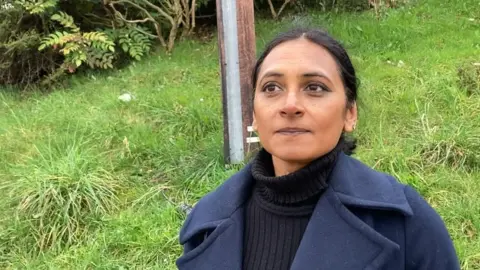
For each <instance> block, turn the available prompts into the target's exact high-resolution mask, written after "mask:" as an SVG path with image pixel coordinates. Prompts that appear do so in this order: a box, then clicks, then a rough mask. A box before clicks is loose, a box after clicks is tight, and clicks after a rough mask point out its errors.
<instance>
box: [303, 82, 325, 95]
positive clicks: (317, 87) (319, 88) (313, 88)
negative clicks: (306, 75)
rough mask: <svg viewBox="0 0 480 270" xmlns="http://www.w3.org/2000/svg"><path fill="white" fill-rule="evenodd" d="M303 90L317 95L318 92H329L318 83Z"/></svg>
mask: <svg viewBox="0 0 480 270" xmlns="http://www.w3.org/2000/svg"><path fill="white" fill-rule="evenodd" d="M305 90H307V91H310V92H317V93H318V92H323V91H329V90H328V88H327V87H326V86H324V85H323V84H318V83H312V84H309V85H308V86H307V88H306V89H305Z"/></svg>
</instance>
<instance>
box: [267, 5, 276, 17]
mask: <svg viewBox="0 0 480 270" xmlns="http://www.w3.org/2000/svg"><path fill="white" fill-rule="evenodd" d="M268 5H269V6H270V11H271V12H272V16H273V18H274V19H276V18H277V12H275V8H274V7H273V4H272V0H268Z"/></svg>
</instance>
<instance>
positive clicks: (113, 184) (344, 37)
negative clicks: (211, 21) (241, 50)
mask: <svg viewBox="0 0 480 270" xmlns="http://www.w3.org/2000/svg"><path fill="white" fill-rule="evenodd" d="M302 20H304V21H310V22H311V23H313V24H314V25H318V26H322V27H324V28H326V29H328V31H329V32H331V34H333V35H334V36H335V37H337V38H338V39H340V40H341V41H342V42H343V43H344V45H345V46H346V48H347V49H348V51H349V53H350V54H351V56H352V59H353V62H354V64H355V66H356V68H357V70H358V73H359V78H360V81H361V87H360V102H359V106H360V123H359V125H358V126H357V131H356V133H355V136H356V137H357V138H358V140H359V148H358V150H357V154H356V155H355V157H356V158H358V159H360V160H362V161H363V162H365V163H367V164H368V165H370V166H372V167H374V168H375V169H377V170H381V171H384V172H387V173H390V174H392V175H394V176H396V177H397V178H398V179H399V180H400V181H402V182H404V183H407V184H410V185H412V186H413V187H415V188H416V189H417V190H418V191H419V192H420V193H421V194H422V196H424V197H425V198H426V199H427V200H428V202H429V203H430V204H431V205H432V206H433V207H434V208H435V209H436V210H437V211H438V213H439V214H440V215H441V216H442V218H443V219H444V221H445V223H446V224H447V227H448V229H449V232H450V234H451V236H452V238H453V240H454V243H455V247H456V249H457V252H458V256H459V258H460V260H461V264H462V268H463V269H464V270H467V269H469V270H470V269H480V238H479V237H480V236H479V233H480V214H479V213H480V191H479V190H480V181H479V179H480V93H477V92H476V90H475V89H470V88H469V86H468V85H471V84H465V83H463V81H462V80H463V79H462V78H464V77H465V76H464V72H463V70H464V69H465V67H466V68H467V69H468V67H470V66H472V63H475V62H477V63H478V62H480V59H479V55H480V2H478V1H476V0H465V1H443V0H423V1H420V0H418V1H411V3H410V4H409V5H407V6H404V7H401V8H398V9H395V10H389V11H387V12H384V13H382V17H381V18H380V19H378V20H377V19H376V17H375V14H374V13H373V11H369V12H363V13H348V14H335V13H327V14H325V13H320V12H318V11H309V12H308V16H297V17H295V18H293V19H292V18H289V17H285V19H284V20H283V21H280V22H272V21H265V20H259V21H258V22H257V25H256V31H257V40H258V50H259V51H260V50H261V48H262V47H263V45H264V43H265V42H266V41H268V40H269V39H270V38H271V37H272V36H273V35H274V34H275V33H277V32H278V31H281V30H282V29H286V28H288V27H289V26H291V25H292V24H293V23H295V22H299V21H302ZM216 44H217V43H216V40H211V41H209V42H201V43H200V42H199V41H183V42H181V43H179V45H178V47H177V48H176V49H175V51H174V53H173V54H172V55H167V54H165V53H162V52H157V53H154V54H152V55H151V56H150V57H148V59H145V60H143V61H141V62H137V63H136V64H134V65H131V66H129V67H127V68H125V69H123V70H120V71H117V72H109V73H104V74H95V75H91V74H86V75H85V74H84V75H78V76H72V77H71V78H70V80H69V85H68V87H65V88H64V89H63V88H62V89H57V90H56V91H53V92H51V93H48V94H46V93H40V92H33V93H26V94H22V95H20V94H14V91H12V90H11V89H10V90H9V89H3V91H1V92H0V115H1V117H0V161H1V162H0V189H1V190H2V195H3V196H2V197H0V209H1V210H2V212H1V213H2V214H1V219H0V265H1V267H2V268H27V269H52V268H55V269H57V268H59V269H62V268H63V269H84V268H88V269H91V268H98V269H118V268H120V269H126V268H138V269H175V265H174V261H175V259H176V258H177V257H178V256H179V254H180V252H181V247H180V246H179V245H178V236H177V235H178V230H179V227H180V226H181V224H182V221H183V220H184V218H185V215H184V213H183V212H182V209H183V208H185V205H190V204H193V203H195V202H196V201H197V200H198V199H199V198H200V197H201V196H203V195H204V194H205V193H207V192H209V191H211V190H213V189H214V188H215V187H216V186H218V185H219V184H220V183H221V182H223V181H224V180H225V179H226V178H227V177H228V176H230V175H232V174H233V173H235V172H236V171H237V170H238V167H229V168H225V166H224V165H223V153H222V152H223V150H222V149H223V146H222V136H223V135H222V128H223V125H222V108H221V92H220V79H219V68H218V51H217V48H216ZM471 74H473V73H471ZM471 78H473V80H475V78H474V77H471ZM471 78H470V79H471ZM127 92H128V93H130V94H132V95H133V96H134V98H133V99H132V100H131V101H130V102H123V101H120V100H118V97H119V96H120V95H121V94H124V93H127ZM64 228H66V229H64ZM65 243H68V245H66V244H65Z"/></svg>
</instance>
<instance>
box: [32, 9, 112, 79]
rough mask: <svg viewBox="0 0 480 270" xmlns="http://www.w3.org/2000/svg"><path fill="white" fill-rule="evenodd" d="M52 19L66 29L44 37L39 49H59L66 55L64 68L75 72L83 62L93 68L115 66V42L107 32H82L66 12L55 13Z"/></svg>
mask: <svg viewBox="0 0 480 270" xmlns="http://www.w3.org/2000/svg"><path fill="white" fill-rule="evenodd" d="M51 19H52V20H55V21H57V22H59V23H60V24H61V25H62V26H63V27H64V28H66V29H65V31H57V32H55V33H52V34H50V35H48V36H47V37H45V38H43V40H42V42H41V45H40V47H39V48H38V49H39V50H44V49H46V48H47V47H53V49H58V50H59V52H60V53H61V54H63V55H64V57H65V61H64V64H63V68H65V69H66V70H69V71H70V72H74V71H75V70H76V69H77V68H78V67H80V66H81V65H82V64H83V63H86V64H87V65H89V66H90V67H91V68H96V67H98V68H113V60H114V58H115V54H114V53H115V43H114V42H113V40H111V39H110V37H109V36H108V35H107V34H106V33H103V32H84V33H82V32H81V31H80V28H79V27H77V25H76V24H75V22H74V20H73V18H72V17H71V16H70V15H68V14H66V13H64V12H59V13H57V14H54V15H53V16H52V17H51Z"/></svg>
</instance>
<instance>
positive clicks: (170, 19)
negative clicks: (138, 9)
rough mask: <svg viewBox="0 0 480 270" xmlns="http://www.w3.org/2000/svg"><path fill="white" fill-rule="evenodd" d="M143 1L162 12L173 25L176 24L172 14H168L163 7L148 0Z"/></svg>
mask: <svg viewBox="0 0 480 270" xmlns="http://www.w3.org/2000/svg"><path fill="white" fill-rule="evenodd" d="M122 1H128V0H122ZM142 1H143V2H144V3H145V4H146V5H148V6H149V7H151V8H153V9H155V10H157V11H158V12H159V13H160V14H162V16H164V17H165V18H167V19H168V20H169V21H170V23H171V24H172V25H174V24H175V20H174V19H173V18H172V16H170V15H168V14H167V13H166V12H165V11H164V10H163V9H161V8H160V7H157V6H156V5H154V4H152V3H150V2H148V0H142Z"/></svg>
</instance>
